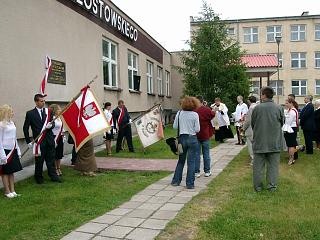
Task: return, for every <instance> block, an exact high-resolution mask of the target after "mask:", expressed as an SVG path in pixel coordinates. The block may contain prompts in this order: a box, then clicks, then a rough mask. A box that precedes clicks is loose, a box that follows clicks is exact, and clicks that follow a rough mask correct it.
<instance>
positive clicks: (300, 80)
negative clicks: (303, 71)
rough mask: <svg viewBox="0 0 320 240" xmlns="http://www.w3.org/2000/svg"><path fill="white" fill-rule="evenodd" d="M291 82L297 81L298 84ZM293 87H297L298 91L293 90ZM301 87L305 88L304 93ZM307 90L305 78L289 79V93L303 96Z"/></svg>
mask: <svg viewBox="0 0 320 240" xmlns="http://www.w3.org/2000/svg"><path fill="white" fill-rule="evenodd" d="M302 81H304V82H305V83H306V84H305V86H303V85H302V84H301V83H302ZM293 82H299V86H293V85H292V84H293ZM293 88H295V89H296V88H298V93H296V92H293ZM302 88H305V94H302ZM307 92H308V81H307V80H306V79H293V80H291V93H293V94H295V95H296V96H305V95H307Z"/></svg>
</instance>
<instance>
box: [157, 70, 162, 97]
mask: <svg viewBox="0 0 320 240" xmlns="http://www.w3.org/2000/svg"><path fill="white" fill-rule="evenodd" d="M159 73H161V74H159ZM160 75H161V76H160ZM157 90H158V95H160V96H163V68H162V67H160V66H157Z"/></svg>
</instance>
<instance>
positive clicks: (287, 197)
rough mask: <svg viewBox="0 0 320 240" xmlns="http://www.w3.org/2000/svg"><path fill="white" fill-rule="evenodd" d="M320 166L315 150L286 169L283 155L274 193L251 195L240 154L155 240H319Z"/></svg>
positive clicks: (249, 173) (249, 176) (244, 156)
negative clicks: (277, 183)
mask: <svg viewBox="0 0 320 240" xmlns="http://www.w3.org/2000/svg"><path fill="white" fill-rule="evenodd" d="M319 161H320V151H319V150H315V154H314V155H313V156H310V155H306V154H305V153H300V154H299V160H298V161H297V162H296V164H294V165H292V166H288V165H287V155H286V153H283V154H282V156H281V166H280V178H279V185H278V189H277V191H276V192H274V193H270V192H268V191H266V190H265V191H263V192H261V193H255V192H254V191H253V187H252V170H251V167H250V166H249V164H248V152H247V149H244V150H243V151H242V152H241V153H240V154H239V155H238V156H237V157H236V158H235V160H234V161H232V162H231V163H230V164H229V166H228V167H227V168H226V169H225V170H224V171H223V172H222V173H221V174H220V175H219V176H218V177H217V178H216V179H215V180H214V181H213V182H212V183H211V184H210V185H209V188H208V189H207V190H206V191H205V192H203V193H201V194H200V195H198V196H196V197H195V198H193V199H192V201H191V202H190V203H189V204H187V205H186V207H185V208H184V209H183V211H182V212H181V213H180V214H179V215H178V217H177V218H176V219H174V220H173V221H172V222H171V223H170V224H169V226H168V227H167V228H166V229H165V231H164V232H163V233H162V234H161V235H160V237H158V238H157V239H158V240H160V239H161V240H163V239H197V240H200V239H201V240H208V239H209V240H210V239H219V240H220V239H221V240H225V239H227V240H232V239H237V240H238V239H245V240H251V239H268V240H269V239H274V240H275V239H281V240H286V239H288V240H304V239H305V240H316V239H317V240H319V239H320V227H319V223H320V214H319V213H320V184H319V183H320V174H319V173H320V164H319V163H320V162H319Z"/></svg>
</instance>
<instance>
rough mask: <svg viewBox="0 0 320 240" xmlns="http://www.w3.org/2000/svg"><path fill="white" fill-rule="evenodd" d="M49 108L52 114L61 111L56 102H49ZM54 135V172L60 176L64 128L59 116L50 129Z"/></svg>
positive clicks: (54, 114)
mask: <svg viewBox="0 0 320 240" xmlns="http://www.w3.org/2000/svg"><path fill="white" fill-rule="evenodd" d="M50 109H51V111H52V113H53V116H57V115H59V114H60V112H61V107H60V106H59V105H58V104H51V105H50ZM52 132H53V135H54V143H55V150H56V155H55V165H56V173H57V175H58V176H62V172H61V159H62V158H63V143H64V129H63V124H62V121H61V119H60V118H57V119H56V120H55V121H54V128H53V129H52Z"/></svg>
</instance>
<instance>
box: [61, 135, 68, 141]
mask: <svg viewBox="0 0 320 240" xmlns="http://www.w3.org/2000/svg"><path fill="white" fill-rule="evenodd" d="M66 141H67V137H66V136H64V135H63V136H62V142H63V143H65V142H66Z"/></svg>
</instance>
